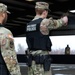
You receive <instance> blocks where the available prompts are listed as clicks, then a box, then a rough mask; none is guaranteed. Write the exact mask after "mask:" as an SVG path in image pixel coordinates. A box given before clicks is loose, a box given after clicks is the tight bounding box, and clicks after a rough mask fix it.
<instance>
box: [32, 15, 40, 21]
mask: <svg viewBox="0 0 75 75" xmlns="http://www.w3.org/2000/svg"><path fill="white" fill-rule="evenodd" d="M39 18H41V16H39V15H37V16H35V17H34V19H33V20H36V19H39Z"/></svg>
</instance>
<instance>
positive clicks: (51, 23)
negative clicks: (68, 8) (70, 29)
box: [41, 18, 64, 30]
mask: <svg viewBox="0 0 75 75" xmlns="http://www.w3.org/2000/svg"><path fill="white" fill-rule="evenodd" d="M41 25H44V26H46V27H47V28H48V29H49V30H51V29H57V28H59V27H61V26H63V25H64V22H63V21H62V19H57V20H55V19H53V18H49V19H44V20H43V21H42V22H41Z"/></svg>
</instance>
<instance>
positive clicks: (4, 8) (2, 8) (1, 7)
mask: <svg viewBox="0 0 75 75" xmlns="http://www.w3.org/2000/svg"><path fill="white" fill-rule="evenodd" d="M0 12H7V13H9V14H10V12H9V11H8V10H7V5H5V4H3V3H0Z"/></svg>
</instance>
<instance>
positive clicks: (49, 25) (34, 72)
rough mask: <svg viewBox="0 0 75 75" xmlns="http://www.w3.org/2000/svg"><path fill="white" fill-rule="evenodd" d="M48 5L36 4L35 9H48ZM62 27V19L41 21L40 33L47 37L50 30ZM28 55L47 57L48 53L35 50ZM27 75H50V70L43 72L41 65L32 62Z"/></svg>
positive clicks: (37, 17) (43, 3)
mask: <svg viewBox="0 0 75 75" xmlns="http://www.w3.org/2000/svg"><path fill="white" fill-rule="evenodd" d="M48 7H49V5H48V4H47V3H45V2H37V3H36V6H35V8H40V9H48ZM39 18H41V16H35V17H34V19H33V20H36V19H39ZM62 25H64V22H63V21H62V19H58V20H54V19H53V18H48V19H47V18H45V19H43V20H42V22H41V24H40V32H41V33H42V34H43V35H49V32H50V30H52V29H57V28H58V27H61V26H62ZM30 54H32V55H37V54H40V55H48V54H49V51H43V50H37V51H31V52H30ZM28 75H52V73H51V69H50V71H46V72H45V71H44V69H43V66H42V65H40V64H39V65H37V64H35V61H33V62H32V66H31V67H29V71H28Z"/></svg>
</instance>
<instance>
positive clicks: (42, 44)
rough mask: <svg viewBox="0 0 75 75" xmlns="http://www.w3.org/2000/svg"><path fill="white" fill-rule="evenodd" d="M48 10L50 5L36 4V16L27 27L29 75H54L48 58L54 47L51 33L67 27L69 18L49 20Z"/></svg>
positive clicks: (44, 3)
mask: <svg viewBox="0 0 75 75" xmlns="http://www.w3.org/2000/svg"><path fill="white" fill-rule="evenodd" d="M48 10H49V4H48V3H46V2H36V5H35V11H36V16H35V17H34V19H33V20H32V21H31V22H29V23H28V24H27V26H26V40H27V44H28V48H29V54H30V57H29V59H30V60H28V61H29V63H28V66H29V69H28V75H52V74H51V69H50V62H51V61H50V58H49V57H47V56H49V52H50V51H51V46H52V44H51V41H50V39H49V32H50V30H52V29H57V28H59V27H61V26H65V25H67V22H68V18H67V16H64V17H62V18H60V19H57V20H55V19H53V18H48V19H47V18H46V17H47V15H48ZM31 59H32V61H31ZM30 62H31V63H30Z"/></svg>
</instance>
